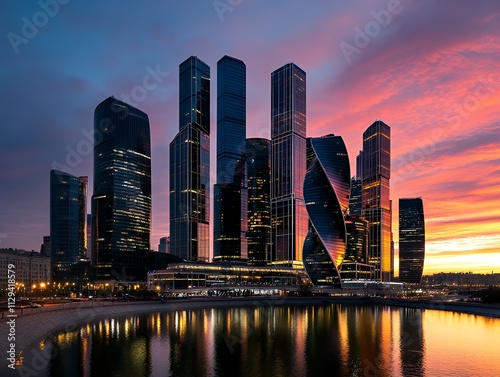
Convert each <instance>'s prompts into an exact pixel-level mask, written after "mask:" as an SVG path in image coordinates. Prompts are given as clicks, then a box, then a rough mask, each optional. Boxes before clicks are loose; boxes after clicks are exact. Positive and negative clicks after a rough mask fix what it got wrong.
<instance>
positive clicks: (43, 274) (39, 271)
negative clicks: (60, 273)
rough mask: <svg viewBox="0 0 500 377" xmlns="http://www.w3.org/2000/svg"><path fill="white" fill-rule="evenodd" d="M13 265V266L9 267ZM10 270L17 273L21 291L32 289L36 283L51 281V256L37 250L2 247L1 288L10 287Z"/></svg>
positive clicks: (0, 263) (0, 261) (0, 258)
mask: <svg viewBox="0 0 500 377" xmlns="http://www.w3.org/2000/svg"><path fill="white" fill-rule="evenodd" d="M9 265H13V266H14V267H13V268H9ZM9 270H11V271H14V273H15V284H16V288H17V290H18V292H19V291H21V292H23V291H28V290H31V289H32V287H33V286H34V285H36V286H40V284H42V283H43V284H44V285H45V284H47V283H49V282H50V278H51V275H50V257H48V256H44V255H41V254H40V253H38V252H36V251H25V250H18V249H0V290H2V291H4V290H5V289H7V287H8V277H7V276H8V274H9Z"/></svg>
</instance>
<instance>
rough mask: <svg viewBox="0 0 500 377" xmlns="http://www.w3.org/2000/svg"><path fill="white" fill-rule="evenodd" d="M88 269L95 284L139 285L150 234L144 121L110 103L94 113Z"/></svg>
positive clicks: (132, 110)
mask: <svg viewBox="0 0 500 377" xmlns="http://www.w3.org/2000/svg"><path fill="white" fill-rule="evenodd" d="M94 135H95V144H94V193H93V195H92V243H93V247H92V265H93V267H94V271H95V274H96V278H97V279H110V278H116V279H119V280H142V279H145V277H146V272H147V270H146V254H145V253H147V252H148V251H149V245H150V233H151V145H150V143H151V142H150V135H149V119H148V116H147V115H146V114H145V113H144V112H142V111H141V110H139V109H136V108H135V107H132V106H130V105H129V104H127V103H125V102H123V101H120V100H118V99H116V98H114V97H109V98H107V99H105V100H104V101H102V102H101V103H100V104H99V105H97V107H96V109H95V111H94Z"/></svg>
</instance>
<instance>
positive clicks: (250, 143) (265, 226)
mask: <svg viewBox="0 0 500 377" xmlns="http://www.w3.org/2000/svg"><path fill="white" fill-rule="evenodd" d="M270 155H271V141H270V140H268V139H262V138H249V139H247V148H246V168H247V187H248V232H247V239H248V264H252V265H265V264H266V263H267V262H268V261H270V259H271V258H270V252H271V156H270Z"/></svg>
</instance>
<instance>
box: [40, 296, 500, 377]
mask: <svg viewBox="0 0 500 377" xmlns="http://www.w3.org/2000/svg"><path fill="white" fill-rule="evenodd" d="M435 313H439V314H435ZM471 318H472V319H474V320H472V319H471ZM443 323H446V324H447V326H446V328H447V330H448V331H451V334H454V335H453V336H452V337H451V339H450V335H448V339H449V340H451V341H452V342H453V343H456V342H458V343H460V342H461V341H462V342H463V340H460V339H457V338H456V337H457V336H460V335H458V334H461V333H463V332H464V331H466V327H464V326H469V328H470V329H471V330H473V331H474V333H475V334H481V335H482V336H484V337H491V340H492V341H493V342H496V346H497V349H498V346H499V345H500V344H498V342H499V339H500V324H499V321H498V320H491V319H488V318H483V317H474V316H470V315H465V314H463V315H462V314H461V315H458V314H455V313H449V312H435V311H421V310H418V309H405V308H389V307H384V306H363V305H361V306H353V305H340V304H336V305H333V304H332V305H330V304H327V305H320V306H313V307H300V306H290V307H285V306H279V307H278V306H277V307H272V306H262V307H252V308H228V309H204V310H180V311H175V312H161V313H152V314H149V315H143V316H130V317H126V318H118V319H106V320H102V321H99V322H96V323H92V324H88V325H85V326H82V327H81V328H79V329H78V330H77V331H73V332H68V333H61V334H58V335H56V336H55V337H54V342H55V344H56V345H57V346H58V348H59V352H58V354H57V356H56V357H55V358H53V359H52V360H51V362H50V365H49V368H47V370H46V371H45V372H46V376H70V375H71V376H231V377H233V376H273V377H279V376H287V377H292V376H294V377H295V376H323V375H327V376H332V375H334V376H405V377H406V376H418V377H422V376H426V375H436V374H435V372H436V371H439V372H440V373H444V374H445V375H454V373H455V372H454V371H453V368H455V369H456V373H455V374H456V375H457V376H458V375H467V373H466V372H465V373H464V371H467V370H475V371H474V374H471V375H485V376H488V375H496V374H495V373H493V372H492V371H495V370H496V371H497V372H498V371H499V370H500V367H499V365H500V363H499V362H498V361H496V359H495V357H494V352H493V354H492V350H491V348H492V347H493V346H494V344H490V345H487V343H488V342H484V341H483V342H482V343H481V342H477V341H476V342H475V343H474V347H478V348H479V349H478V350H473V351H471V352H472V353H473V354H474V356H475V359H473V360H470V363H469V365H464V363H463V360H462V363H461V364H460V363H457V365H454V364H451V363H449V362H448V358H449V357H450V355H448V352H447V350H451V349H452V348H453V346H450V345H449V344H447V343H446V342H447V339H443V338H442V339H435V337H434V336H433V334H434V333H437V331H434V329H436V328H442V327H443ZM458 329H460V331H458ZM435 343H439V347H441V348H440V352H431V351H430V349H431V348H432V349H434V348H436V346H435ZM485 343H486V344H485ZM469 345H470V344H469ZM450 347H451V348H450ZM481 347H482V348H481ZM453 352H455V350H453ZM467 352H469V350H467ZM482 358H488V361H487V362H486V361H484V360H482ZM492 360H493V361H492ZM458 365H460V366H458ZM483 367H484V368H485V369H484V370H481V368H483ZM467 368H471V369H467ZM325 371H327V372H325Z"/></svg>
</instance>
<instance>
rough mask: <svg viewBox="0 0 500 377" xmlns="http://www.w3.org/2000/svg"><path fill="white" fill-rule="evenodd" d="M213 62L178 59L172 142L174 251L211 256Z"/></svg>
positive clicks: (183, 255)
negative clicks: (175, 125) (175, 127)
mask: <svg viewBox="0 0 500 377" xmlns="http://www.w3.org/2000/svg"><path fill="white" fill-rule="evenodd" d="M209 226H210V67H209V66H208V65H207V64H205V63H204V62H203V61H201V60H200V59H198V58H197V57H196V56H191V57H189V58H188V59H186V60H185V61H184V62H182V63H181V64H180V65H179V132H178V134H177V135H176V136H175V138H174V139H173V140H172V142H171V143H170V254H173V255H175V256H177V257H180V258H182V259H185V260H187V261H202V262H208V261H209V259H210V244H209V242H210V237H209V231H210V229H209Z"/></svg>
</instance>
